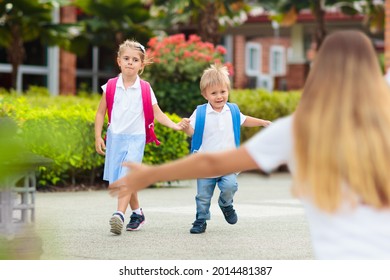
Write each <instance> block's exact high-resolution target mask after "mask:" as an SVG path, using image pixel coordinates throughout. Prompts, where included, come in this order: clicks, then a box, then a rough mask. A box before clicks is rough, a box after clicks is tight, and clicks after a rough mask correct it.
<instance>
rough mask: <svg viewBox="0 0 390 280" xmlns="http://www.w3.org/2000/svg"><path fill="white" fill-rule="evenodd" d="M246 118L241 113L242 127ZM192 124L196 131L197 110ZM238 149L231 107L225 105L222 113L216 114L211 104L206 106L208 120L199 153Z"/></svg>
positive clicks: (191, 118) (193, 115) (191, 119)
mask: <svg viewBox="0 0 390 280" xmlns="http://www.w3.org/2000/svg"><path fill="white" fill-rule="evenodd" d="M245 119H246V116H245V115H243V114H242V113H240V125H242V124H243V123H244V121H245ZM190 121H191V122H190V124H191V126H192V127H193V128H194V129H195V123H196V110H195V111H194V112H193V113H192V115H191V117H190ZM234 147H236V144H235V141H234V131H233V120H232V114H231V112H230V108H229V106H227V105H226V104H225V106H224V107H223V109H222V111H221V112H216V111H214V110H213V108H212V107H211V105H210V103H207V106H206V119H205V125H204V131H203V139H202V145H201V146H200V148H199V150H198V151H199V152H216V151H223V150H227V149H231V148H234Z"/></svg>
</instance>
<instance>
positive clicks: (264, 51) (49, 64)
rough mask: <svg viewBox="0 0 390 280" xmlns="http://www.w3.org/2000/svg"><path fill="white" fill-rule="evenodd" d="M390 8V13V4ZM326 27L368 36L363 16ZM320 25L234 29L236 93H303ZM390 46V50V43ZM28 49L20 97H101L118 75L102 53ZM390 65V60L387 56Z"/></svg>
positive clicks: (70, 15)
mask: <svg viewBox="0 0 390 280" xmlns="http://www.w3.org/2000/svg"><path fill="white" fill-rule="evenodd" d="M386 7H387V10H390V4H389V1H387V2H386ZM388 16H389V15H388ZM54 20H55V21H60V22H75V21H76V20H77V10H76V8H75V7H69V6H68V7H63V8H61V9H59V10H56V11H54ZM325 22H326V28H327V30H328V32H332V31H334V30H339V29H360V30H363V31H364V32H366V33H368V30H367V28H365V27H364V26H363V23H362V22H363V18H362V16H354V17H350V16H345V15H343V14H342V13H340V12H338V11H332V10H329V11H327V13H326V16H325ZM314 24H315V19H314V17H313V16H312V14H311V13H310V12H309V11H302V12H301V13H300V14H299V15H298V18H297V23H296V24H294V25H293V26H291V27H280V26H278V25H277V24H275V23H273V22H272V21H270V20H269V18H268V15H266V14H260V15H257V16H249V18H248V19H247V20H246V22H244V24H242V25H240V26H238V27H232V28H228V29H227V30H226V31H225V32H224V34H223V45H224V46H225V47H226V49H227V54H226V61H229V62H232V64H233V67H234V69H235V71H234V72H235V74H234V76H233V87H234V88H265V89H268V90H270V91H271V90H273V89H280V90H293V89H300V88H302V86H303V85H304V82H305V78H306V75H307V73H308V71H309V68H310V60H311V58H312V53H313V44H312V42H313V40H312V34H313V30H314ZM387 29H389V28H387ZM389 32H390V31H389ZM370 36H371V37H372V39H373V43H374V44H375V46H376V49H377V50H378V52H383V51H384V39H383V37H384V36H383V34H379V35H375V36H373V35H370ZM388 37H389V36H387V38H388ZM386 45H388V46H389V47H390V43H389V42H388V41H386ZM26 49H27V57H26V62H25V64H23V65H21V67H20V71H19V75H18V77H17V91H24V90H27V88H28V86H29V85H38V86H46V87H48V88H49V91H50V92H51V93H52V94H53V95H58V94H76V92H77V90H79V89H85V90H88V91H93V92H100V85H101V84H103V83H104V82H105V81H106V80H107V78H109V77H111V76H113V75H115V74H117V68H116V64H115V61H114V59H112V54H108V53H106V51H105V50H104V49H102V48H97V47H91V48H90V50H89V54H88V56H87V57H84V58H80V57H76V55H74V54H71V53H68V52H65V51H63V50H60V49H59V48H58V47H50V48H46V47H44V46H41V45H40V44H39V43H38V42H33V43H29V44H27V47H26ZM386 63H387V64H386V65H390V57H389V56H386ZM10 72H11V66H10V65H9V64H7V62H6V55H5V51H4V50H1V49H0V87H5V88H9V87H10V86H11V85H10V83H11V82H10V81H11V79H10Z"/></svg>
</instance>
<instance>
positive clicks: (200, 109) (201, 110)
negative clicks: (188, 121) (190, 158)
mask: <svg viewBox="0 0 390 280" xmlns="http://www.w3.org/2000/svg"><path fill="white" fill-rule="evenodd" d="M206 108H207V104H202V105H198V106H197V107H196V119H195V129H194V135H192V140H191V153H196V152H197V151H198V150H199V148H200V146H201V145H202V140H203V131H204V123H205V119H206Z"/></svg>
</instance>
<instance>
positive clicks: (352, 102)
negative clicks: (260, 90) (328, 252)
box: [293, 31, 390, 212]
mask: <svg viewBox="0 0 390 280" xmlns="http://www.w3.org/2000/svg"><path fill="white" fill-rule="evenodd" d="M293 118H294V127H293V133H294V153H295V159H296V164H297V170H296V171H297V172H296V176H295V178H294V179H295V182H294V183H295V184H294V186H295V187H294V191H295V193H296V194H298V195H303V196H307V197H309V198H311V199H312V200H313V202H314V203H315V204H316V205H317V206H318V207H319V208H320V209H323V210H325V211H328V212H332V211H336V210H338V209H339V207H340V206H342V202H345V201H347V202H348V204H349V206H352V205H356V203H362V204H367V205H370V206H373V207H375V208H386V207H390V172H389V168H390V90H389V86H388V85H387V84H386V81H385V79H384V77H383V75H382V73H381V70H380V67H379V62H378V59H377V56H376V54H375V51H374V48H373V46H372V43H371V41H370V39H369V38H368V37H367V36H366V35H364V34H363V33H362V32H360V31H338V32H335V33H333V34H331V35H329V36H328V37H326V39H325V41H324V42H323V44H322V46H321V48H320V50H319V52H318V54H317V55H316V57H315V59H314V63H313V66H312V69H311V70H310V73H309V76H308V78H307V80H306V84H305V87H304V90H303V93H302V98H301V101H300V104H299V105H298V107H297V110H296V112H295V114H294V116H293Z"/></svg>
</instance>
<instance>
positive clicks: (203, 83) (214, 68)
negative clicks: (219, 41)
mask: <svg viewBox="0 0 390 280" xmlns="http://www.w3.org/2000/svg"><path fill="white" fill-rule="evenodd" d="M216 85H226V86H227V88H228V89H229V90H230V79H229V71H228V69H227V67H226V66H223V65H221V64H212V65H210V67H209V68H207V69H206V70H204V71H203V75H202V77H201V78H200V92H201V93H202V94H204V91H205V90H206V88H208V87H210V86H216Z"/></svg>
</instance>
